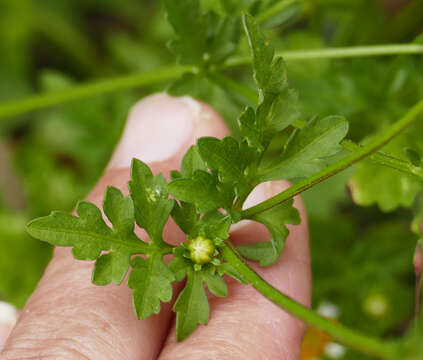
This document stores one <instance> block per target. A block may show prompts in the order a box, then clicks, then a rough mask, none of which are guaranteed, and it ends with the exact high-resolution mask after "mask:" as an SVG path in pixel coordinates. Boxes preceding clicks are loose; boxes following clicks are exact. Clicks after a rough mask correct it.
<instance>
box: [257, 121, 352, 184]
mask: <svg viewBox="0 0 423 360" xmlns="http://www.w3.org/2000/svg"><path fill="white" fill-rule="evenodd" d="M347 132H348V122H347V121H346V120H345V119H344V118H343V117H341V116H328V117H325V118H323V119H318V118H315V119H313V120H312V121H310V122H309V123H308V124H307V125H306V126H305V127H304V128H303V129H302V130H299V129H296V130H295V131H294V132H293V133H292V136H291V137H290V139H289V140H288V143H287V145H286V148H285V152H284V153H283V155H282V158H281V159H276V160H275V161H273V163H272V164H270V165H269V166H267V167H266V168H264V169H261V170H259V172H260V174H261V175H260V180H261V181H262V182H263V181H267V180H278V179H293V178H299V177H306V176H310V175H312V174H314V173H316V172H318V171H319V170H321V169H322V168H324V167H325V166H326V164H327V162H326V161H324V159H322V158H324V157H328V156H330V155H334V154H335V153H336V152H337V151H339V150H340V145H339V143H340V142H341V140H342V139H343V138H344V137H345V135H346V134H347Z"/></svg>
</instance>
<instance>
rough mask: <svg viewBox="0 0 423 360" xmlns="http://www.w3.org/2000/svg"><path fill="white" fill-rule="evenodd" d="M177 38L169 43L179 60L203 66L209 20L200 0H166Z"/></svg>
mask: <svg viewBox="0 0 423 360" xmlns="http://www.w3.org/2000/svg"><path fill="white" fill-rule="evenodd" d="M164 5H165V8H166V13H167V19H168V21H169V23H170V24H171V25H172V27H173V29H174V30H175V34H176V39H175V40H173V41H171V42H170V43H169V47H170V49H171V50H172V51H173V52H174V53H175V54H176V55H177V57H178V59H179V62H180V63H182V64H187V65H191V64H192V65H197V66H201V65H202V64H203V60H204V59H203V55H204V52H205V49H206V41H207V28H208V27H207V22H206V18H205V16H204V15H203V14H202V13H201V11H200V6H199V1H198V0H164Z"/></svg>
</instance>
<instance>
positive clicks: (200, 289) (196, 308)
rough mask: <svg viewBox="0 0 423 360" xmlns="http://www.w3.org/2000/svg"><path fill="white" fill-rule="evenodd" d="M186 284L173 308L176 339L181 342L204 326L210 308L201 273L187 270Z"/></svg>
mask: <svg viewBox="0 0 423 360" xmlns="http://www.w3.org/2000/svg"><path fill="white" fill-rule="evenodd" d="M187 277H188V279H187V282H186V285H185V287H184V289H183V290H182V292H181V293H180V294H179V297H178V299H177V300H176V302H175V305H174V306H173V310H174V311H175V312H176V339H177V340H178V341H182V340H184V339H185V338H187V337H188V336H189V335H190V334H191V333H192V332H193V331H194V330H195V328H196V327H197V324H202V325H206V324H207V322H208V320H209V314H210V307H209V302H208V300H207V296H206V293H205V291H204V286H203V274H202V273H201V271H194V270H193V269H192V268H190V269H189V270H188V274H187Z"/></svg>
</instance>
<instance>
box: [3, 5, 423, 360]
mask: <svg viewBox="0 0 423 360" xmlns="http://www.w3.org/2000/svg"><path fill="white" fill-rule="evenodd" d="M277 2H278V1H276V0H274V1H273V0H265V1H262V3H261V5H260V6H258V5H257V4H258V2H256V1H247V0H244V1H242V2H235V1H221V2H217V1H211V0H204V1H202V2H201V6H202V7H203V8H208V9H213V10H214V11H216V12H219V13H223V14H224V13H229V14H233V13H235V12H240V11H241V10H242V9H246V8H248V9H249V10H250V11H251V12H252V13H255V14H259V13H261V12H263V11H266V10H267V9H269V8H270V7H271V6H272V5H273V4H275V3H277ZM380 3H381V2H380V1H376V0H371V1H368V0H308V1H306V0H304V1H300V2H298V3H297V4H294V5H292V6H290V7H288V8H287V9H285V10H284V11H283V12H282V13H281V14H278V15H275V16H272V17H270V18H269V19H267V20H266V21H265V22H264V24H263V25H264V26H265V27H266V29H267V31H268V34H269V37H270V38H271V41H272V44H274V46H275V48H276V49H277V50H278V51H280V50H300V49H319V48H323V47H327V46H352V45H364V44H375V43H389V42H412V41H413V40H414V39H415V38H416V37H417V36H418V34H419V31H420V29H419V26H421V23H422V18H423V11H419V8H418V6H419V3H421V2H420V1H418V0H417V1H416V0H414V1H411V2H410V4H411V5H409V6H408V7H407V6H405V7H401V6H398V9H397V13H396V15H395V14H393V13H392V12H389V11H386V10H384V9H383V8H382V6H381V5H380ZM171 36H172V29H171V28H170V26H169V25H168V24H167V23H166V21H165V19H164V14H163V9H162V7H161V6H160V5H159V2H158V1H156V2H153V1H147V0H143V1H136V0H127V1H125V2H124V5H122V3H120V2H115V1H112V0H107V1H105V0H102V1H100V0H90V1H83V0H63V1H53V0H44V1H37V2H35V1H30V0H2V1H0V54H1V56H0V102H3V101H7V100H11V99H19V98H22V97H24V96H27V95H29V94H31V93H36V92H40V91H55V90H57V89H61V88H65V87H67V86H72V84H75V83H80V82H83V81H88V80H94V79H100V78H106V77H107V76H112V75H118V74H126V73H130V72H137V71H148V70H150V69H153V68H155V67H158V66H161V65H166V64H173V63H174V61H175V59H174V56H173V54H172V53H171V52H170V51H169V50H168V49H167V47H166V43H167V41H168V40H169V39H170V38H171ZM237 52H238V53H239V54H240V55H248V46H247V43H246V40H245V39H242V40H241V43H240V45H239V47H238V50H237ZM422 66H423V59H422V57H421V56H399V57H385V58H361V59H359V58H356V59H337V60H322V59H321V60H302V61H287V72H288V78H289V85H290V87H291V88H294V89H295V90H297V91H298V93H299V104H300V108H301V114H302V116H303V118H304V120H309V119H310V118H312V117H313V116H315V115H319V116H321V117H323V116H326V115H330V114H339V115H342V116H345V117H346V118H347V119H348V121H349V123H350V132H349V136H350V137H351V138H353V139H354V140H356V141H358V142H361V141H366V139H367V138H368V137H369V136H371V135H372V134H374V133H376V132H378V131H379V130H381V129H383V128H384V127H385V126H387V125H388V124H391V123H392V122H393V121H395V120H396V119H398V117H400V116H401V115H402V114H404V113H405V111H406V110H407V109H408V108H409V107H410V106H411V105H412V104H414V103H415V102H416V101H417V100H419V99H421V98H422V96H423V73H422V71H421V69H422ZM228 74H229V75H230V76H232V77H233V78H236V79H237V80H240V81H243V82H245V84H247V86H251V87H252V86H253V83H252V79H251V72H250V70H249V67H245V68H243V67H241V68H236V69H232V70H228ZM183 84H184V86H183V87H182V86H181V85H180V84H179V86H178V87H174V88H173V92H174V93H179V94H185V93H189V94H192V95H194V96H197V97H199V98H201V99H203V100H205V101H208V102H210V103H211V104H212V105H213V106H214V107H215V108H216V109H217V110H218V111H219V112H220V113H221V114H222V115H223V116H224V118H225V119H226V120H227V121H228V124H229V126H230V127H231V129H233V131H234V133H235V135H236V131H237V127H236V116H237V114H238V113H240V111H241V110H242V109H243V108H244V107H245V105H247V102H246V100H245V99H242V98H240V97H239V96H237V95H236V94H232V96H228V95H227V93H226V92H224V91H222V89H221V88H220V87H219V86H217V85H216V84H215V83H213V82H212V81H210V80H209V79H205V78H197V77H196V78H195V79H192V78H191V79H186V82H184V83H183ZM168 85H169V84H168ZM168 85H166V84H164V85H162V86H156V87H150V88H144V89H140V90H136V91H131V92H128V91H124V92H120V93H116V94H110V95H107V96H102V97H98V98H92V99H86V100H84V101H80V102H78V103H72V104H69V105H66V106H59V107H55V108H52V109H49V110H45V111H40V112H37V113H30V114H27V115H24V116H19V117H15V118H9V119H1V120H0V143H1V145H2V146H0V151H2V150H1V149H3V147H6V148H7V149H8V153H9V154H12V155H11V156H12V162H11V163H12V165H13V166H12V167H8V168H9V170H8V171H9V172H12V174H6V173H5V172H2V173H1V174H0V176H1V177H7V178H8V179H13V180H12V181H13V182H15V183H14V184H13V186H12V185H10V187H9V185H3V184H7V183H8V182H4V181H1V182H0V183H1V184H2V186H3V188H0V273H1V276H0V298H2V299H5V300H7V301H10V302H13V303H15V304H16V305H18V306H22V305H23V304H24V302H25V300H26V298H27V297H28V295H29V294H30V293H31V291H32V289H33V287H34V286H35V284H36V282H37V280H38V278H39V276H40V275H41V272H42V270H43V268H44V266H45V264H46V262H47V259H48V258H49V256H50V252H51V249H49V248H48V247H46V246H44V245H43V244H42V243H39V242H37V241H35V240H32V239H31V238H30V237H29V236H27V235H26V233H25V227H24V224H25V222H26V221H27V220H28V219H29V218H33V217H35V216H40V215H46V214H47V213H48V212H50V210H53V209H62V210H70V209H71V207H72V206H73V204H74V203H75V201H76V200H77V199H80V198H83V197H84V195H85V194H86V193H87V192H88V191H89V189H90V188H91V187H92V186H93V185H94V183H95V181H96V179H97V178H98V177H99V176H100V175H101V173H102V171H103V168H104V166H105V164H106V163H107V160H108V158H109V156H110V154H111V152H112V150H113V147H114V145H115V144H116V142H117V141H118V138H119V135H120V133H121V130H122V127H123V125H124V120H125V117H126V113H127V110H128V109H129V106H130V105H131V104H133V103H134V102H135V101H136V99H138V98H141V97H142V96H145V95H146V94H148V93H151V92H153V91H157V90H163V89H165V88H166V87H167V86H168ZM420 123H421V121H420ZM422 134H423V128H422V125H418V126H415V127H414V128H413V129H410V130H409V131H407V132H405V133H404V134H402V135H400V136H399V137H398V139H396V140H395V141H394V142H393V143H392V144H391V145H389V147H387V148H386V149H384V150H385V151H386V152H388V153H390V154H392V155H395V156H397V157H401V158H404V159H406V153H405V152H404V147H409V148H412V149H414V150H415V151H416V152H417V153H418V154H420V155H421V156H422V155H423V136H422ZM287 135H288V134H286V133H283V134H281V135H280V136H281V137H284V136H287ZM0 159H3V157H1V156H0ZM0 165H1V164H0ZM0 169H3V167H2V166H0ZM347 185H348V190H347ZM11 188H13V189H17V190H14V191H16V192H17V193H16V194H15V195H16V196H15V197H16V198H19V199H23V201H22V202H13V201H12V202H11V201H10V196H9V195H10V194H7V195H8V196H6V195H5V194H6V193H7V192H8V191H9V189H11ZM421 190H422V183H421V182H419V181H416V180H415V179H412V178H409V177H407V176H406V175H404V174H402V173H399V172H397V171H395V170H391V169H385V168H382V167H381V166H380V165H374V164H372V163H370V162H368V161H365V162H363V163H361V164H359V165H357V166H356V167H355V168H354V169H351V170H348V171H347V172H346V173H341V174H339V175H337V176H336V177H334V178H332V179H330V180H329V181H328V182H326V183H322V184H320V185H319V186H317V187H315V188H313V189H312V190H310V191H309V192H307V193H305V195H304V199H305V201H306V205H307V207H308V212H309V221H310V228H311V229H310V232H311V234H312V239H311V242H312V263H313V276H314V299H313V301H314V304H315V306H316V307H317V306H318V305H319V304H320V303H322V302H324V301H330V302H331V303H333V304H334V305H336V307H337V308H338V309H339V313H340V315H339V319H340V320H342V321H343V322H345V323H347V324H349V325H353V326H355V327H357V328H359V329H362V330H366V331H368V332H370V333H373V334H377V335H381V336H395V335H397V334H401V333H403V332H404V330H405V328H406V327H407V325H408V322H409V320H410V318H411V314H412V307H413V304H412V297H413V286H414V279H413V268H412V256H413V251H414V247H415V242H416V240H417V236H416V235H415V234H413V233H412V232H410V223H411V220H412V218H413V214H412V212H411V211H410V209H409V208H410V207H412V208H413V207H414V208H415V211H414V213H415V214H421V210H419V209H421V206H420V207H419V206H418V205H416V204H415V200H414V199H415V195H416V194H417V193H419V192H421ZM351 194H352V196H351ZM353 199H354V201H356V202H357V203H358V204H360V205H366V206H367V207H365V208H363V207H358V206H356V204H354V202H353ZM386 212H389V213H386ZM416 219H417V218H416ZM416 221H417V222H418V219H417V220H416ZM18 258H19V259H21V261H20V266H19V267H16V263H15V259H18ZM22 259H25V260H24V261H22ZM344 358H345V359H359V358H365V357H361V356H359V355H357V354H356V353H353V352H350V351H347V353H346V355H345V356H344Z"/></svg>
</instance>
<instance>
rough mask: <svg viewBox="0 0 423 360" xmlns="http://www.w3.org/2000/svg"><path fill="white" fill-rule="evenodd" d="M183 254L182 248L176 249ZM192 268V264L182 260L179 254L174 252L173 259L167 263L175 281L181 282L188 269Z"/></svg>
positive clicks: (184, 259)
mask: <svg viewBox="0 0 423 360" xmlns="http://www.w3.org/2000/svg"><path fill="white" fill-rule="evenodd" d="M177 249H178V250H179V249H181V250H179V251H180V252H183V249H182V248H177ZM191 267H192V262H191V261H189V260H188V259H186V258H184V257H183V255H182V254H181V253H178V252H176V253H175V256H174V258H173V259H172V261H171V262H170V263H169V269H170V270H171V271H172V272H173V274H174V276H175V279H176V281H182V280H184V279H185V276H187V273H188V271H189V269H190V268H191Z"/></svg>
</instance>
